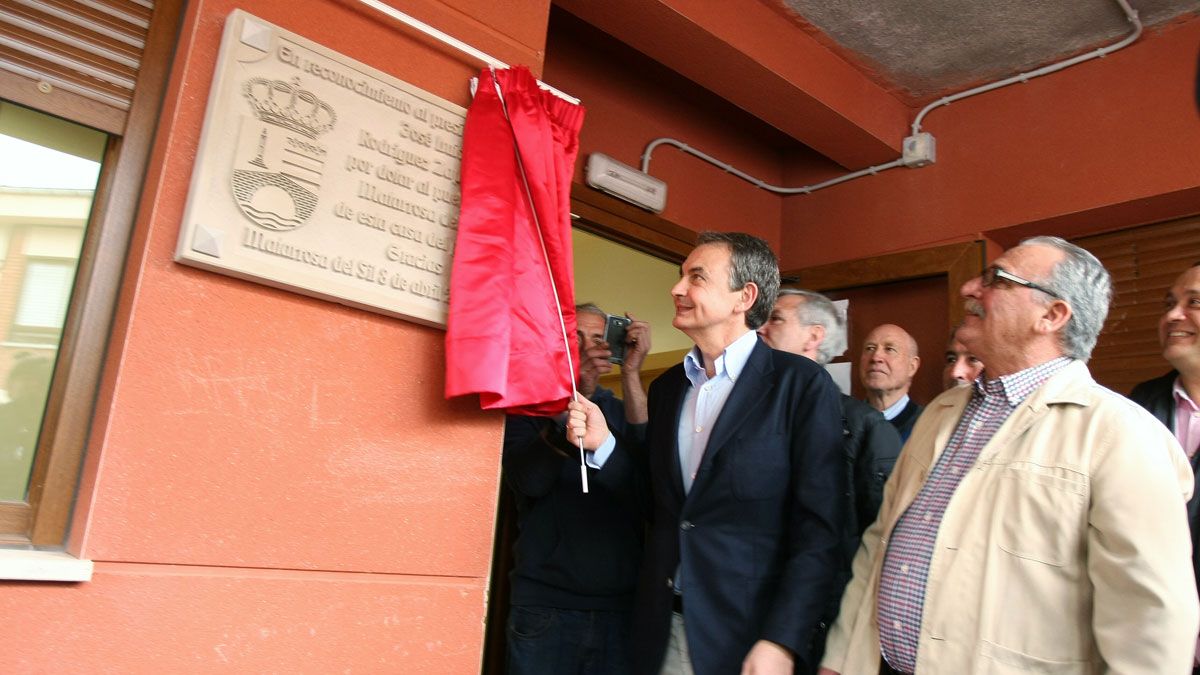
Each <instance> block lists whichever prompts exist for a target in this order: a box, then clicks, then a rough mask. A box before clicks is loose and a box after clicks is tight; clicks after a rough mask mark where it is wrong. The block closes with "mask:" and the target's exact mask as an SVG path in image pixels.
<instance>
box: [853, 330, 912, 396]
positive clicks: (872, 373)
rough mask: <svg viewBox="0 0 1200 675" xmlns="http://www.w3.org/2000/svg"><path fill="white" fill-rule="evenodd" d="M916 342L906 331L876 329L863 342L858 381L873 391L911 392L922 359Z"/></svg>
mask: <svg viewBox="0 0 1200 675" xmlns="http://www.w3.org/2000/svg"><path fill="white" fill-rule="evenodd" d="M913 352H914V349H913V339H912V336H910V335H909V334H908V333H907V332H906V331H905V330H904V329H902V328H900V327H899V326H893V325H891V324H884V325H882V326H876V327H875V330H872V331H871V333H870V334H869V335H867V339H866V340H865V341H863V350H862V357H861V359H860V361H859V364H858V365H859V378H860V379H861V380H862V383H863V386H864V387H866V388H867V389H869V390H871V391H896V390H900V389H903V390H904V391H908V388H909V386H911V385H912V379H913V375H916V373H917V367H918V366H919V365H920V363H921V359H920V358H918V357H917V355H916V354H915V353H913Z"/></svg>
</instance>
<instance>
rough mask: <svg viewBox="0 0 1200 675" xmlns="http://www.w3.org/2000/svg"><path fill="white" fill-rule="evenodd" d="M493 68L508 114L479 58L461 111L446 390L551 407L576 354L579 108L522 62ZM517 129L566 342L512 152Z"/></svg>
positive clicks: (565, 386)
mask: <svg viewBox="0 0 1200 675" xmlns="http://www.w3.org/2000/svg"><path fill="white" fill-rule="evenodd" d="M496 80H497V81H498V82H499V83H500V89H501V91H502V92H503V93H504V102H505V103H506V104H507V106H508V112H509V117H510V118H511V121H512V123H511V125H510V124H509V121H508V120H506V119H505V117H504V111H503V109H502V108H501V105H500V99H499V96H498V95H497V93H496V89H495V86H494V85H493V82H492V72H491V71H490V70H489V69H486V68H485V69H484V70H483V71H482V72H481V73H480V76H479V87H478V91H477V92H476V95H475V100H474V101H473V102H472V104H471V107H470V109H469V110H468V111H467V120H466V129H465V132H464V137H463V160H462V211H461V214H460V217H459V221H458V239H457V243H456V244H455V250H454V262H453V267H452V268H451V275H450V311H449V317H448V320H447V322H448V324H447V331H446V397H447V398H449V397H452V396H461V395H464V394H471V393H478V394H479V399H480V405H481V406H482V407H483V408H484V409H497V408H502V409H505V410H506V411H507V412H509V413H515V414H523V415H555V414H558V413H559V412H562V411H563V410H564V409H565V408H566V404H567V401H569V400H570V397H571V393H572V382H573V378H574V377H575V373H574V372H573V371H572V366H574V368H576V369H577V368H578V364H579V359H578V345H577V344H576V342H577V341H576V338H575V287H574V264H573V259H572V255H573V254H572V248H571V217H570V208H571V178H572V176H573V174H574V166H575V158H576V157H577V156H578V154H579V128H580V126H581V125H582V124H583V108H582V106H579V105H575V104H572V103H569V102H567V101H565V100H563V99H560V98H558V97H556V96H554V95H553V94H550V93H549V92H545V91H542V90H541V89H539V88H538V85H537V81H536V79H534V77H533V75H532V74H531V73H530V72H529V70H528V69H527V68H524V67H515V68H511V69H508V70H497V71H496ZM514 133H515V139H516V146H517V148H518V149H519V152H520V154H521V161H522V162H523V164H524V169H525V173H526V177H527V179H528V181H529V190H530V191H531V192H532V194H533V203H534V207H535V208H536V209H537V213H538V223H540V225H541V228H542V236H543V238H544V240H545V246H546V254H548V256H549V258H550V267H551V270H552V274H553V277H554V283H555V285H556V287H557V292H558V299H559V303H561V306H562V311H563V315H564V319H565V321H566V330H567V335H568V336H569V338H570V339H569V340H567V343H568V344H569V346H568V345H564V341H563V335H562V326H561V324H560V322H559V316H558V306H557V305H556V304H555V302H554V291H553V290H552V287H551V284H550V278H549V275H548V274H547V270H546V263H545V257H544V256H543V252H542V244H541V242H540V241H539V238H538V235H537V231H536V229H535V227H536V225H535V222H534V219H533V218H532V214H531V212H530V208H529V198H528V196H527V193H526V189H525V184H524V181H523V180H522V178H521V167H520V165H518V164H517V161H516V156H515V154H514V152H513V148H514ZM568 349H570V350H571V352H572V353H571V354H570V360H568V354H567V350H568Z"/></svg>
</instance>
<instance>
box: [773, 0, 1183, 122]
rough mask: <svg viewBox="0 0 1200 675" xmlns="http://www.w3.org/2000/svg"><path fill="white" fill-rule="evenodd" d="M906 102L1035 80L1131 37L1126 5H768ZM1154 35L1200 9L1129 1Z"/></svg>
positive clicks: (1047, 1)
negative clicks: (1038, 72) (1043, 69)
mask: <svg viewBox="0 0 1200 675" xmlns="http://www.w3.org/2000/svg"><path fill="white" fill-rule="evenodd" d="M763 1H764V2H770V3H771V4H773V5H775V6H778V7H780V8H781V11H783V12H784V13H785V14H787V15H788V16H789V17H790V18H791V19H792V21H794V22H795V24H796V26H797V27H798V28H799V29H800V30H803V31H805V32H808V33H810V34H813V35H814V36H816V37H817V39H818V40H820V41H821V42H822V43H824V44H826V45H828V46H830V47H831V48H832V49H833V50H834V51H836V52H838V53H839V54H841V55H842V56H843V57H845V58H846V59H847V60H849V61H851V62H854V63H856V65H857V66H858V67H859V68H860V69H861V70H862V71H863V72H864V73H866V74H867V75H868V76H870V77H871V79H872V80H873V81H876V82H879V83H880V84H881V85H882V86H884V87H885V88H886V89H888V90H889V91H893V92H894V93H895V94H896V95H897V96H899V97H900V98H901V99H902V100H905V101H907V102H909V103H911V104H914V105H923V104H925V103H929V102H931V101H933V100H934V99H936V98H938V97H940V96H943V95H945V94H947V93H951V92H955V91H960V90H963V89H967V88H969V87H971V86H974V85H977V84H980V83H985V82H992V81H996V80H1000V79H1003V78H1006V77H1009V76H1012V75H1015V74H1017V73H1021V72H1027V71H1030V70H1033V69H1035V68H1038V67H1040V66H1043V65H1046V64H1049V63H1053V62H1055V61H1059V60H1062V59H1065V58H1069V57H1071V56H1074V55H1076V54H1080V53H1083V52H1086V51H1089V50H1092V49H1095V48H1097V47H1100V46H1103V45H1106V44H1109V43H1112V42H1116V41H1118V40H1120V39H1122V38H1124V37H1125V36H1126V35H1128V34H1129V33H1130V32H1131V31H1132V29H1133V26H1132V25H1131V23H1130V22H1129V20H1128V18H1127V17H1126V15H1125V12H1124V10H1123V9H1122V7H1121V4H1120V2H1119V0H1040V1H1039V2H1028V1H1027V0H989V1H988V2H979V1H978V0H905V1H904V2H881V1H880V0H838V1H837V2H828V0H763ZM1127 3H1128V5H1129V6H1130V8H1131V9H1133V10H1134V11H1135V12H1136V13H1137V15H1138V19H1139V20H1140V21H1141V23H1142V24H1143V25H1144V26H1146V27H1147V28H1152V27H1154V26H1157V25H1160V24H1163V23H1166V22H1168V21H1172V20H1174V19H1177V18H1179V17H1181V16H1184V15H1188V14H1193V13H1196V12H1197V11H1200V0H1127Z"/></svg>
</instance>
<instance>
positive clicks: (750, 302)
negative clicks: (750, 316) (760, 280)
mask: <svg viewBox="0 0 1200 675" xmlns="http://www.w3.org/2000/svg"><path fill="white" fill-rule="evenodd" d="M738 293H740V294H741V297H740V298H738V304H737V308H736V309H738V310H739V311H740V312H741V313H743V314H745V313H747V312H749V311H750V308H751V307H753V306H754V302H755V301H756V300H758V284H756V283H754V282H753V281H747V282H746V285H745V286H742V290H740V291H738Z"/></svg>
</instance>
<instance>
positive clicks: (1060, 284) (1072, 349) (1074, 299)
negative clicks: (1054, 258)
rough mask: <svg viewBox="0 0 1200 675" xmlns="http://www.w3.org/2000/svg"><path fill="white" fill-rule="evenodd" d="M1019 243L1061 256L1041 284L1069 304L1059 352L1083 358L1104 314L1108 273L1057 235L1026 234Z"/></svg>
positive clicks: (1108, 294) (1108, 292) (1108, 291)
mask: <svg viewBox="0 0 1200 675" xmlns="http://www.w3.org/2000/svg"><path fill="white" fill-rule="evenodd" d="M1021 245H1022V246H1030V245H1032V246H1050V247H1052V248H1056V249H1058V250H1059V251H1062V253H1063V259H1062V260H1061V261H1059V262H1058V264H1056V265H1055V266H1054V269H1053V270H1051V272H1050V278H1049V279H1046V280H1044V281H1042V282H1041V283H1043V284H1045V285H1046V286H1047V287H1048V288H1050V290H1052V291H1054V292H1055V293H1058V294H1059V295H1060V296H1061V297H1062V299H1063V300H1064V301H1066V303H1067V304H1068V305H1069V306H1070V307H1071V318H1070V320H1068V321H1067V325H1066V327H1065V328H1064V329H1063V331H1062V334H1061V335H1060V339H1061V341H1062V347H1063V352H1065V353H1066V355H1067V356H1070V357H1071V358H1074V359H1079V360H1081V361H1087V360H1088V359H1089V358H1090V357H1091V355H1092V349H1093V348H1094V347H1095V346H1096V338H1098V337H1099V336H1100V330H1101V329H1102V328H1104V319H1105V318H1107V317H1108V305H1109V303H1110V302H1112V276H1110V275H1109V273H1108V270H1106V269H1104V265H1103V264H1102V263H1101V262H1100V261H1099V260H1098V259H1097V258H1096V256H1094V255H1092V254H1091V253H1089V252H1087V251H1086V250H1084V249H1082V248H1080V247H1078V246H1076V245H1075V244H1072V243H1071V242H1069V241H1067V240H1065V239H1062V238H1060V237H1030V238H1029V239H1026V240H1024V241H1022V242H1021ZM1042 295H1043V297H1047V296H1045V294H1042Z"/></svg>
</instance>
